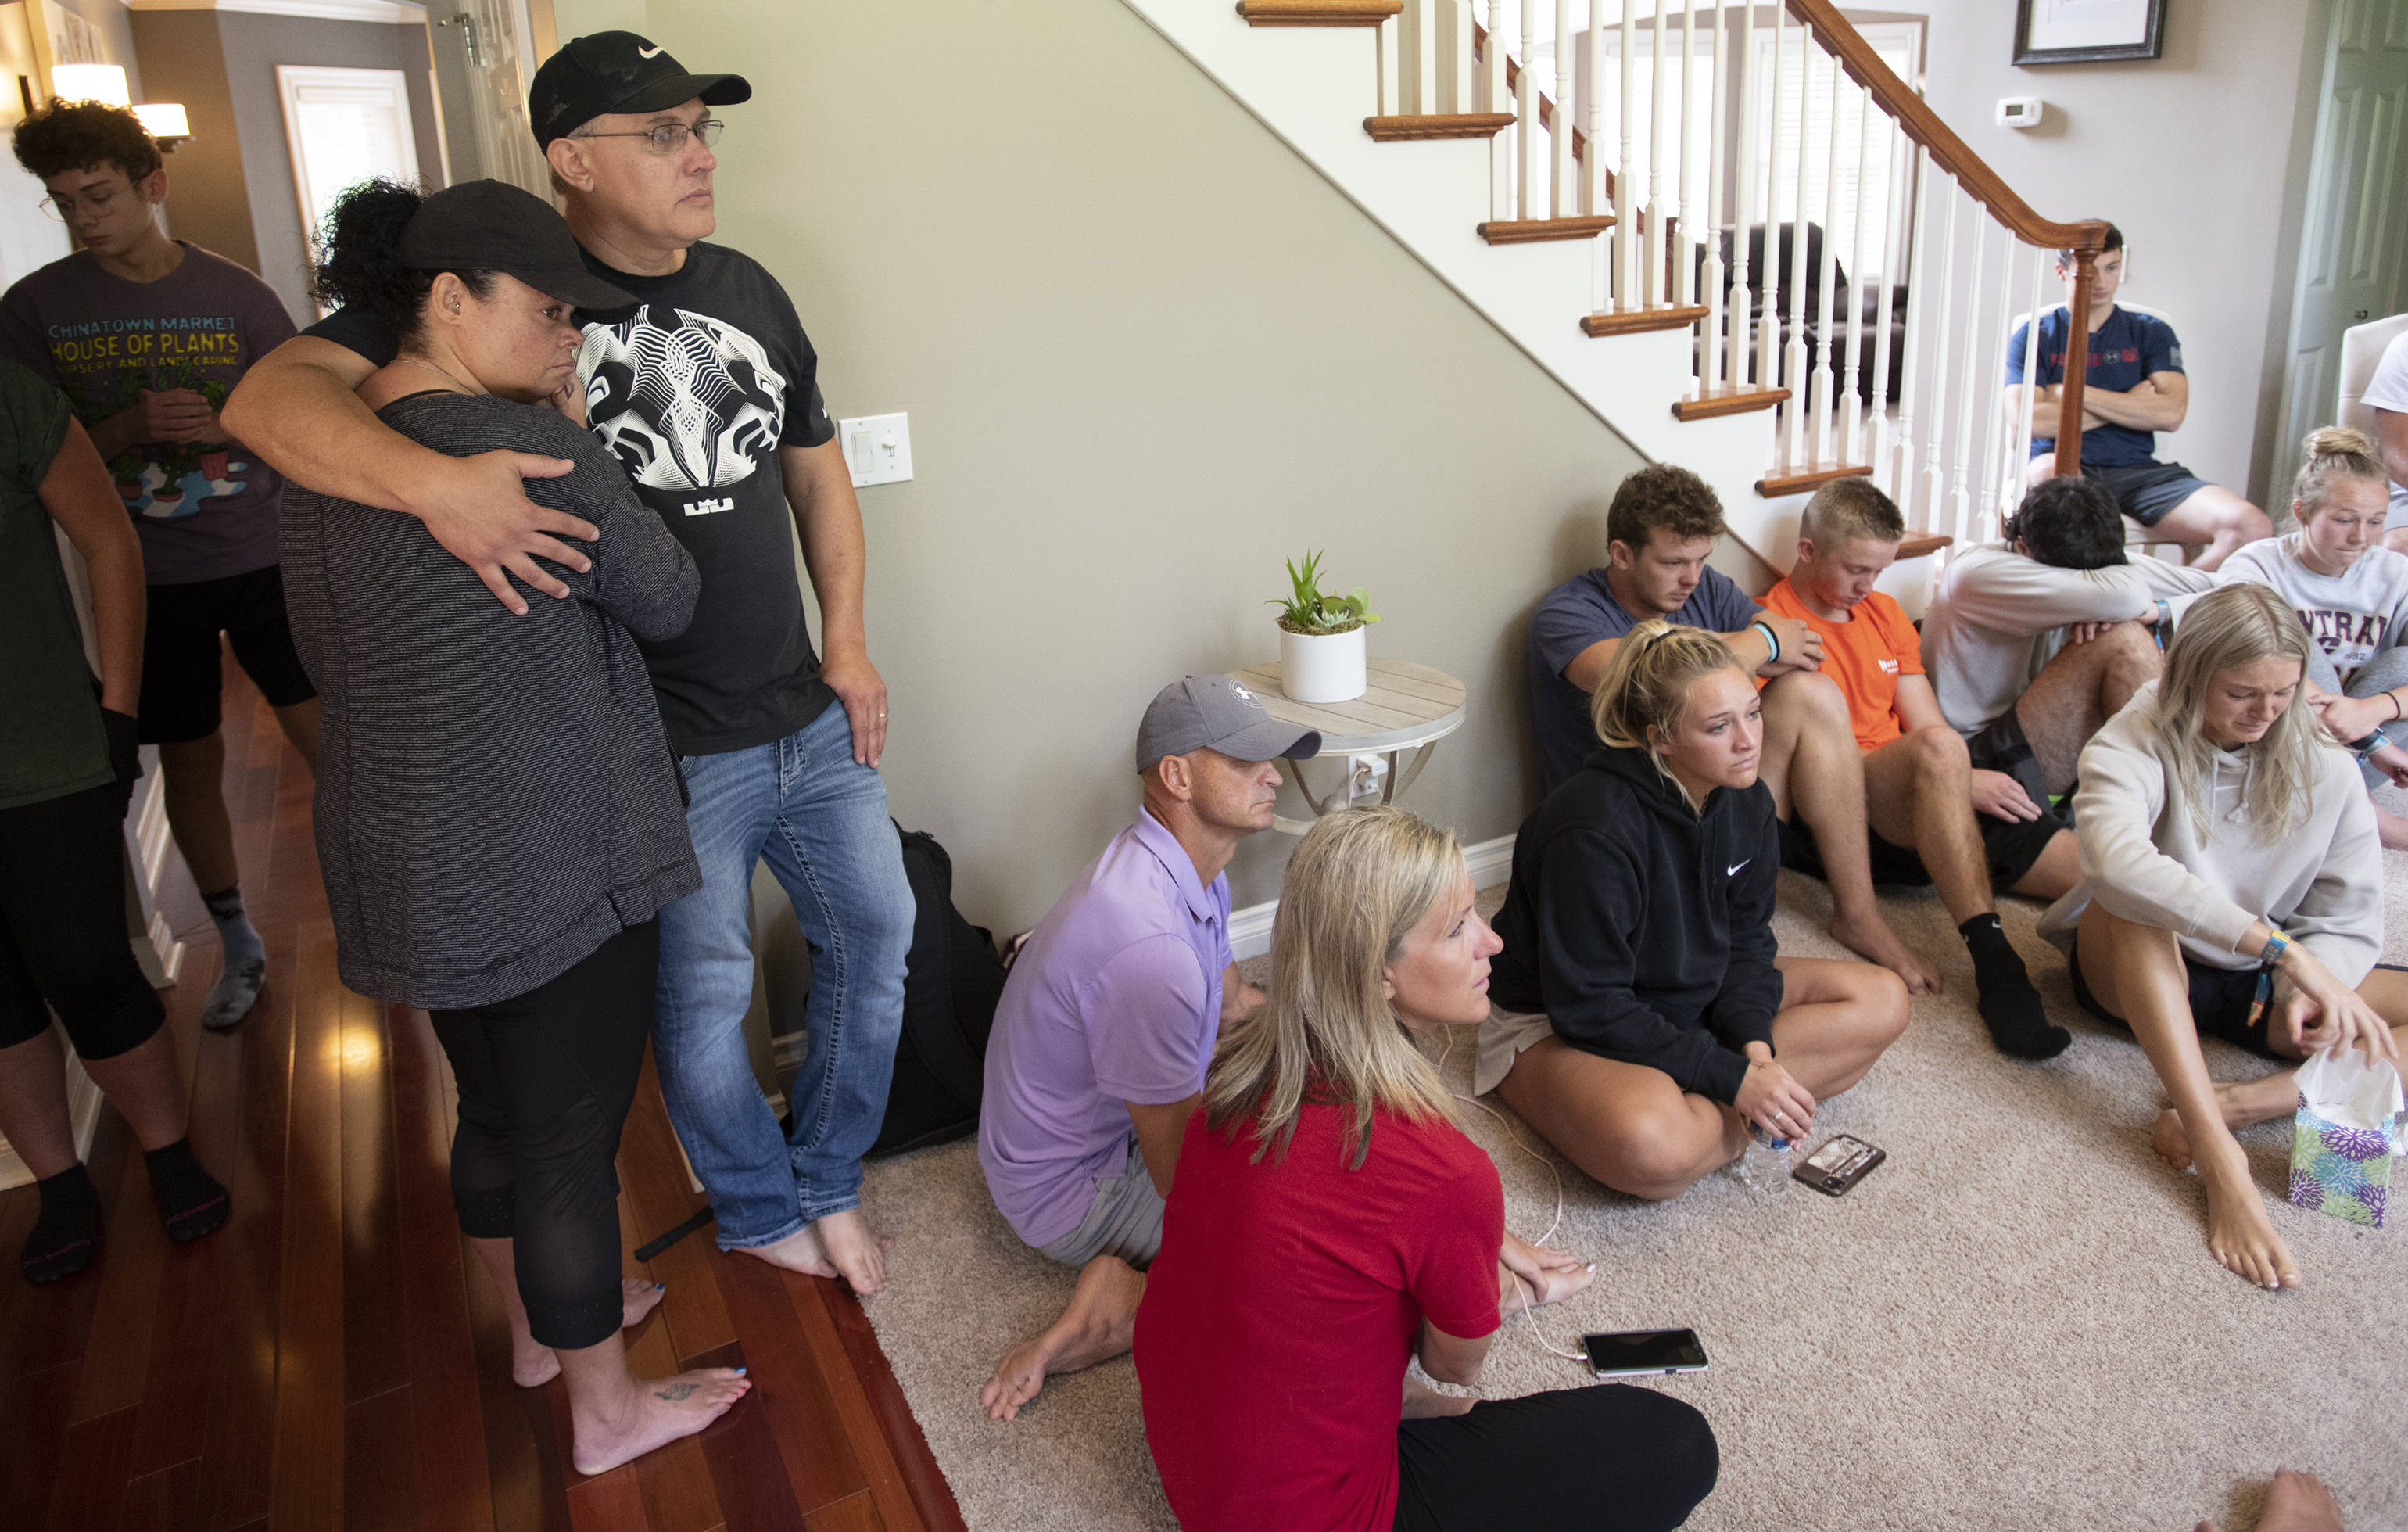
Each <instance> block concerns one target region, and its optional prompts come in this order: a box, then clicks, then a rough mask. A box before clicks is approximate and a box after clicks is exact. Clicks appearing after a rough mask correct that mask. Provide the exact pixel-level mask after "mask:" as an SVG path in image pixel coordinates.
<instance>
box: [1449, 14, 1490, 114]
mask: <svg viewBox="0 0 2408 1532" xmlns="http://www.w3.org/2000/svg"><path fill="white" fill-rule="evenodd" d="M1471 4H1472V0H1438V55H1439V57H1438V94H1439V108H1438V109H1439V110H1441V111H1454V112H1467V111H1479V110H1481V109H1482V108H1479V107H1476V106H1474V105H1472V103H1473V102H1474V101H1476V100H1477V99H1478V97H1477V96H1475V95H1474V94H1472V90H1471V68H1472V65H1471Z"/></svg>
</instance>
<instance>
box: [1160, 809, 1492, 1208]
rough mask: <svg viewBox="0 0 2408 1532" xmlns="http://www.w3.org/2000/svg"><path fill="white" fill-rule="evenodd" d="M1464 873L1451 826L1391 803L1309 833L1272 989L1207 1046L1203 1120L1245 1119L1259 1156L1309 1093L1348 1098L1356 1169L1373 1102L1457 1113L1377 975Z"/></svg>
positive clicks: (1300, 847)
mask: <svg viewBox="0 0 2408 1532" xmlns="http://www.w3.org/2000/svg"><path fill="white" fill-rule="evenodd" d="M1462 876H1463V846H1462V844H1461V843H1460V842H1458V841H1457V840H1456V839H1455V832H1454V831H1451V830H1441V829H1440V828H1439V827H1438V826H1436V825H1433V824H1431V823H1430V822H1429V821H1427V820H1426V819H1423V818H1421V817H1419V816H1417V815H1413V814H1410V813H1408V812H1406V811H1405V810H1403V809H1400V808H1396V807H1392V806H1390V805H1386V804H1382V805H1379V806H1377V807H1371V808H1360V809H1352V810H1349V811H1347V812H1346V813H1343V814H1333V815H1331V816H1329V817H1327V818H1326V819H1323V820H1321V821H1320V822H1318V823H1317V824H1315V825H1314V826H1313V827H1312V830H1310V831H1307V832H1306V834H1305V837H1304V839H1303V840H1302V841H1301V842H1300V843H1298V844H1297V848H1296V854H1295V855H1294V856H1293V857H1290V858H1289V859H1288V864H1287V875H1286V877H1285V878H1284V879H1283V882H1282V884H1281V887H1280V903H1279V914H1278V916H1277V917H1276V918H1275V919H1274V920H1273V922H1272V925H1271V982H1270V990H1269V998H1268V999H1266V1000H1265V1001H1264V1003H1263V1005H1262V1008H1261V1009H1260V1010H1258V1011H1256V1012H1255V1013H1254V1015H1253V1016H1252V1017H1249V1018H1248V1019H1245V1020H1243V1021H1241V1022H1239V1023H1238V1024H1237V1025H1236V1026H1234V1027H1232V1028H1231V1029H1230V1030H1229V1032H1228V1033H1227V1034H1226V1036H1224V1037H1223V1039H1222V1041H1221V1047H1220V1049H1219V1051H1218V1052H1216V1053H1215V1054H1214V1055H1213V1058H1212V1067H1211V1070H1210V1071H1209V1072H1208V1074H1207V1075H1206V1077H1205V1081H1204V1123H1205V1126H1206V1127H1207V1128H1208V1129H1210V1130H1212V1131H1216V1132H1222V1131H1226V1132H1228V1133H1231V1134H1234V1133H1235V1132H1236V1130H1237V1128H1238V1126H1239V1125H1240V1122H1241V1121H1243V1120H1247V1119H1249V1118H1251V1119H1252V1120H1253V1122H1254V1159H1255V1160H1256V1161H1257V1162H1259V1161H1260V1160H1261V1159H1262V1158H1263V1156H1264V1155H1265V1154H1266V1153H1267V1152H1269V1151H1270V1150H1272V1149H1277V1150H1278V1151H1279V1152H1280V1153H1282V1154H1284V1153H1286V1152H1287V1146H1288V1143H1289V1142H1290V1140H1292V1139H1293V1138H1294V1137H1295V1136H1296V1124H1297V1117H1298V1115H1299V1114H1300V1112H1301V1110H1302V1107H1303V1106H1304V1102H1305V1098H1306V1093H1307V1091H1311V1092H1312V1098H1313V1099H1314V1100H1315V1101H1335V1102H1338V1103H1340V1104H1341V1105H1344V1106H1351V1107H1352V1108H1353V1111H1354V1122H1353V1124H1352V1126H1351V1128H1350V1130H1349V1132H1348V1134H1347V1136H1346V1139H1345V1150H1344V1152H1345V1153H1346V1154H1347V1156H1348V1158H1349V1163H1348V1168H1349V1169H1360V1168H1362V1164H1363V1160H1364V1157H1365V1156H1366V1155H1368V1154H1369V1152H1370V1149H1371V1114H1372V1111H1373V1109H1374V1108H1384V1109H1385V1110H1387V1111H1389V1112H1391V1113H1394V1114H1395V1115H1397V1116H1398V1117H1401V1118H1403V1119H1405V1120H1408V1121H1412V1122H1424V1121H1427V1120H1430V1119H1433V1118H1436V1119H1439V1120H1443V1121H1446V1122H1449V1123H1456V1118H1455V1107H1454V1105H1453V1103H1452V1101H1451V1100H1450V1098H1449V1097H1448V1095H1447V1091H1446V1086H1445V1084H1444V1083H1443V1082H1441V1080H1440V1079H1439V1076H1438V1071H1437V1070H1436V1069H1433V1068H1432V1067H1430V1062H1429V1061H1428V1060H1427V1059H1425V1058H1423V1057H1422V1053H1421V1049H1419V1048H1415V1047H1414V1046H1413V1043H1412V1038H1411V1037H1409V1036H1408V1035H1406V1033H1405V1030H1404V1027H1403V1025H1402V1024H1401V1023H1400V1022H1398V1019H1397V1013H1396V1008H1395V1006H1394V1005H1392V1004H1390V1003H1389V1001H1388V999H1387V997H1386V995H1385V994H1384V993H1383V987H1382V986H1383V979H1384V977H1385V971H1386V968H1387V965H1388V964H1389V963H1390V962H1391V961H1394V960H1395V959H1396V956H1397V953H1398V948H1400V947H1402V946H1403V944H1404V940H1405V936H1406V934H1407V933H1408V932H1411V931H1412V929H1413V928H1414V927H1415V926H1417V925H1419V924H1421V922H1422V918H1423V917H1425V916H1426V915H1428V914H1429V912H1430V910H1431V908H1432V907H1433V906H1435V905H1436V904H1437V903H1438V902H1439V901H1440V900H1441V899H1443V898H1445V897H1446V895H1447V893H1448V892H1449V891H1450V890H1451V889H1453V888H1454V887H1455V884H1456V882H1457V880H1459V879H1460V878H1461V877H1462ZM1456 1125H1458V1126H1460V1124H1459V1123H1457V1124H1456Z"/></svg>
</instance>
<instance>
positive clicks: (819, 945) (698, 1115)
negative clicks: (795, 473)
mask: <svg viewBox="0 0 2408 1532" xmlns="http://www.w3.org/2000/svg"><path fill="white" fill-rule="evenodd" d="M682 764H683V766H684V770H685V781H686V789H687V791H688V792H689V793H690V794H691V795H692V796H693V799H694V802H693V806H692V807H690V808H689V809H687V811H686V830H687V831H688V833H690V834H691V835H692V836H693V837H694V854H695V860H698V861H699V862H701V864H702V891H701V892H699V893H695V894H692V895H689V896H687V897H686V898H684V899H681V900H679V901H678V902H677V903H673V904H670V905H667V907H665V908H664V909H663V910H662V911H661V913H660V922H661V976H660V989H659V1004H658V1007H657V1011H656V1014H655V1017H654V1019H653V1029H652V1053H653V1057H654V1060H655V1061H656V1062H657V1063H658V1064H659V1066H660V1076H661V1096H662V1099H663V1100H664V1101H665V1102H666V1103H667V1106H668V1109H669V1120H670V1121H671V1122H672V1123H674V1124H676V1126H677V1131H678V1137H679V1139H680V1140H681V1142H682V1143H683V1144H684V1145H685V1152H686V1157H687V1158H688V1159H689V1160H691V1161H693V1162H694V1173H695V1175H696V1176H698V1177H700V1178H702V1184H703V1189H704V1190H705V1191H706V1192H709V1193H710V1206H711V1210H712V1212H713V1213H714V1214H715V1215H716V1216H717V1218H718V1221H719V1247H720V1249H722V1250H739V1249H743V1248H746V1247H749V1246H755V1245H767V1244H770V1243H772V1242H773V1241H776V1240H780V1239H783V1238H785V1237H786V1236H789V1235H791V1234H793V1233H795V1232H796V1230H798V1229H800V1228H802V1227H803V1225H805V1224H807V1223H810V1222H813V1221H817V1220H819V1219H823V1218H825V1217H826V1216H828V1215H829V1214H830V1213H840V1212H843V1211H845V1210H846V1209H847V1208H851V1207H860V1206H861V1156H862V1153H863V1151H864V1150H866V1149H868V1148H869V1146H870V1145H871V1144H872V1143H874V1142H875V1141H876V1140H877V1137H878V1130H879V1125H880V1120H882V1118H883V1117H884V1116H885V1113H886V1088H887V1084H888V1082H889V1080H890V1079H891V1078H892V1077H893V1075H894V1072H895V1044H896V1038H897V1037H898V1036H900V1035H901V1033H902V1029H903V960H904V956H905V954H906V953H908V952H909V951H910V946H911V924H912V917H913V913H914V908H915V906H914V904H913V903H912V899H911V885H910V882H909V880H907V879H906V878H905V877H904V875H903V856H902V848H901V845H900V843H899V842H898V841H897V839H896V832H895V826H894V824H893V823H892V822H891V821H890V820H889V819H888V818H887V817H886V787H885V784H884V783H882V782H881V781H880V780H879V776H878V773H877V772H876V771H874V770H873V769H871V768H869V767H867V766H863V765H860V764H858V763H856V762H855V761H854V760H853V729H852V726H851V724H850V723H848V722H847V721H846V718H845V713H844V707H843V704H841V703H839V702H830V703H829V704H828V706H827V708H826V710H825V711H824V712H823V713H821V715H819V716H818V717H817V718H814V719H813V720H811V721H810V723H808V724H806V725H804V726H803V728H802V729H801V730H797V731H796V732H795V733H792V734H789V735H787V736H786V737H785V738H784V739H782V740H779V741H777V742H776V743H775V744H762V745H756V746H754V747H753V748H752V749H750V750H731V751H729V752H727V753H725V754H724V755H711V756H688V757H685V758H684V759H683V762H682ZM765 859H766V860H767V861H768V864H769V871H770V872H771V874H774V875H775V876H776V877H777V879H778V882H779V883H780V884H781V886H782V887H783V888H784V889H785V890H786V894H787V897H788V898H790V899H792V900H793V901H794V904H795V919H796V924H797V925H798V926H800V927H801V928H802V932H803V937H804V939H805V940H806V941H808V942H810V947H811V992H810V1004H809V1007H808V1010H807V1012H806V1015H807V1019H808V1024H809V1028H810V1051H809V1052H808V1053H807V1054H806V1055H805V1056H804V1059H803V1066H802V1069H801V1071H800V1072H799V1073H798V1074H796V1077H795V1084H794V1089H793V1091H792V1093H791V1095H790V1097H789V1102H788V1104H789V1109H790V1111H791V1113H792V1116H793V1120H794V1130H793V1132H792V1134H791V1135H785V1134H781V1132H780V1131H779V1127H778V1119H777V1116H776V1114H774V1113H773V1112H771V1111H770V1109H769V1104H768V1102H767V1100H766V1099H764V1098H763V1096H762V1094H761V1087H760V1085H759V1084H758V1083H757V1082H756V1081H755V1080H754V1079H753V1065H752V1061H751V1059H750V1058H749V1057H748V1055H747V1054H746V1051H745V1047H744V1013H745V1011H746V1010H747V1009H748V1008H749V1007H750V1006H751V1004H752V1003H753V947H752V940H751V932H750V922H749V916H750V913H751V908H752V890H753V865H754V864H755V863H756V862H759V861H761V860H765Z"/></svg>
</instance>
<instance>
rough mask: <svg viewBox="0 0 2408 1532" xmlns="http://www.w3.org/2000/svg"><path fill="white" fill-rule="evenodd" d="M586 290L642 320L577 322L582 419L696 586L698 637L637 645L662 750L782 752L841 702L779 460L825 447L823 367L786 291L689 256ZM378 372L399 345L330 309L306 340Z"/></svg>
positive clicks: (610, 277) (730, 263)
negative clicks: (687, 565)
mask: <svg viewBox="0 0 2408 1532" xmlns="http://www.w3.org/2000/svg"><path fill="white" fill-rule="evenodd" d="M585 265H586V267H587V268H588V269H589V270H591V271H592V272H593V273H594V274H595V276H597V277H600V278H602V279H603V280H604V281H606V282H611V283H614V284H615V285H617V286H619V287H623V288H624V289H625V290H626V291H628V292H629V293H632V294H634V295H635V296H636V297H637V299H638V304H637V307H636V308H634V309H632V310H617V311H611V312H610V313H608V314H595V313H588V312H585V311H580V312H579V313H578V316H577V318H578V322H579V323H580V324H581V325H583V326H584V329H585V344H584V345H583V347H582V348H581V349H580V350H579V352H578V355H577V370H578V375H579V376H580V377H581V379H582V380H583V381H584V384H585V410H586V414H587V416H588V417H589V419H590V420H591V422H592V424H593V428H594V434H595V436H597V437H599V438H600V439H601V440H602V444H603V445H604V446H606V447H608V448H609V451H610V455H612V456H613V457H615V458H617V459H618V462H619V466H620V467H621V468H622V469H624V470H626V474H627V477H628V479H629V480H630V481H632V482H633V483H634V484H635V486H636V493H637V494H638V496H640V497H641V498H642V499H643V501H644V503H645V504H646V505H647V506H649V507H651V508H652V511H653V513H655V514H657V515H659V517H660V518H661V520H662V521H664V522H666V523H667V526H668V528H669V531H670V532H671V533H672V534H674V535H675V536H676V538H677V540H678V541H679V542H682V543H683V544H685V548H686V551H687V552H688V553H690V554H692V555H693V556H694V561H695V565H696V566H697V567H698V568H699V569H700V570H701V571H702V595H701V598H700V600H698V601H697V602H696V603H695V612H694V624H693V626H692V627H690V628H688V629H686V630H685V631H684V632H683V633H681V634H680V635H678V636H677V637H676V638H673V639H669V640H667V641H666V642H664V643H646V644H644V645H642V648H643V652H644V659H645V663H646V664H647V665H648V666H649V667H650V669H651V671H652V689H653V691H654V693H655V694H656V695H657V696H658V697H659V699H660V704H661V721H662V723H663V724H665V725H666V726H667V730H668V737H669V746H670V748H672V749H674V750H675V751H677V753H678V754H680V755H683V756H704V755H716V754H719V753H721V752H723V751H728V750H745V749H750V748H752V747H753V746H754V745H757V744H768V743H769V742H771V741H772V740H779V739H783V738H784V737H785V736H786V735H788V734H791V733H793V732H795V730H798V729H800V728H802V727H803V726H804V725H805V724H807V723H810V721H811V720H812V719H813V718H816V717H818V716H819V715H820V713H821V711H822V710H823V709H824V708H825V707H826V706H827V705H828V703H829V702H831V701H835V698H836V694H835V693H834V692H832V691H830V690H829V689H828V687H827V684H826V683H825V682H824V681H822V680H821V679H820V661H819V654H818V651H817V650H816V649H814V648H813V647H812V644H811V635H810V627H809V626H808V624H807V623H806V622H805V620H804V616H803V591H802V582H801V579H800V577H799V575H798V573H797V572H796V561H795V543H794V531H793V528H794V517H793V514H792V513H791V512H790V511H789V509H788V507H787V503H786V493H785V479H784V475H783V474H782V473H781V471H780V468H779V463H778V448H779V447H781V446H791V447H815V446H818V445H820V444H821V443H822V442H824V441H827V440H829V439H830V438H831V437H833V436H835V435H836V423H835V422H834V421H832V420H830V419H829V418H828V412H827V404H826V402H825V401H824V399H822V398H821V397H820V390H819V354H818V353H816V352H814V351H813V350H812V349H811V343H810V338H809V337H807V336H805V335H804V333H803V325H802V321H801V320H800V319H798V318H797V317H796V313H795V306H794V304H793V303H792V302H791V301H790V300H789V299H788V298H787V296H786V293H785V289H784V288H782V287H781V286H779V285H778V282H777V279H776V278H774V277H772V276H770V275H769V273H768V272H767V270H765V269H764V268H763V267H762V266H761V264H760V263H759V262H758V261H755V260H753V258H752V257H750V256H747V255H741V254H738V253H737V252H735V251H732V250H728V249H726V248H724V246H720V245H712V244H697V245H694V246H692V247H690V248H689V249H688V250H687V251H686V256H685V264H684V265H683V266H682V267H680V268H679V269H678V270H677V271H675V272H673V273H672V274H670V275H668V276H666V277H641V276H633V275H630V274H629V273H627V272H624V271H616V270H613V269H611V268H610V267H607V266H605V265H603V264H602V263H601V262H599V261H597V260H595V258H594V257H593V256H592V255H591V254H590V253H589V254H587V255H586V257H585ZM304 333H306V334H308V335H313V336H317V337H319V338H320V339H322V340H332V341H334V342H335V343H336V344H337V345H339V346H342V347H344V348H346V349H347V350H350V351H353V352H357V353H358V354H360V355H362V356H364V357H366V358H367V359H368V360H369V361H372V362H375V363H377V364H378V365H379V366H382V365H384V364H386V363H388V362H390V361H392V360H393V357H394V344H393V340H392V338H391V337H390V336H389V335H387V334H386V333H385V327H384V325H382V324H381V323H380V322H379V321H378V320H377V319H375V318H374V317H373V316H371V315H368V314H366V313H354V312H352V311H351V310H348V309H343V310H337V311H336V312H334V313H332V314H329V315H328V316H327V317H325V318H324V319H322V320H320V321H319V322H318V323H317V324H315V325H311V326H310V327H309V328H308V330H307V331H306V332H304Z"/></svg>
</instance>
